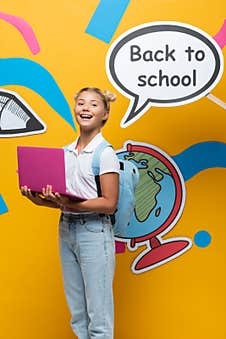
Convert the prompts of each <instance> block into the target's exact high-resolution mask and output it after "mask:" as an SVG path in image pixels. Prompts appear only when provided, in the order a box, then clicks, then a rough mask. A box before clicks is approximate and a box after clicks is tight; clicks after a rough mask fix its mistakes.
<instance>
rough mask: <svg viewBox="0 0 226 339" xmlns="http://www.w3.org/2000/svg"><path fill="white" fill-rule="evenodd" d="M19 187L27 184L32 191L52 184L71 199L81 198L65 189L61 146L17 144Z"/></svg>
mask: <svg viewBox="0 0 226 339" xmlns="http://www.w3.org/2000/svg"><path fill="white" fill-rule="evenodd" d="M17 158H18V176H19V187H21V186H25V185H26V186H27V187H28V188H30V189H31V191H33V192H40V193H41V192H42V188H43V187H46V185H52V190H53V192H58V193H61V194H63V195H66V196H68V197H69V198H71V199H82V200H84V198H83V197H77V196H74V195H73V194H70V193H69V192H67V190H66V177H65V162H64V150H63V149H62V148H47V147H32V146H18V147H17Z"/></svg>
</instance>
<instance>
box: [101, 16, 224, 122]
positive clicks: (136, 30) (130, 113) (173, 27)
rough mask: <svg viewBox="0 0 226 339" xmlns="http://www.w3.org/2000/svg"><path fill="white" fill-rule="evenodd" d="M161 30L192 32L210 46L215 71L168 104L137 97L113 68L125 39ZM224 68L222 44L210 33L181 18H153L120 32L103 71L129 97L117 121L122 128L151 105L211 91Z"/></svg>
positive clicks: (174, 102) (188, 100)
mask: <svg viewBox="0 0 226 339" xmlns="http://www.w3.org/2000/svg"><path fill="white" fill-rule="evenodd" d="M145 30H146V32H145V33H144V31H145ZM164 31H172V32H173V31H175V32H181V33H186V34H188V35H191V36H192V37H196V38H198V39H199V40H201V41H202V42H204V43H205V44H206V45H207V46H208V47H209V48H210V50H211V51H212V53H213V55H214V58H215V61H216V65H215V72H214V75H213V76H212V78H213V80H212V78H211V79H210V80H209V81H208V83H207V84H205V85H204V86H203V88H202V89H201V90H199V91H198V94H196V93H193V94H192V95H190V97H188V98H187V99H184V98H183V100H177V101H176V100H171V102H170V103H168V104H166V103H160V102H154V101H152V99H150V98H147V97H146V96H145V97H140V96H139V95H137V94H136V93H133V92H132V91H130V90H128V88H126V87H125V86H124V85H123V84H122V83H121V82H120V81H119V79H118V78H117V76H116V73H115V70H114V60H115V58H116V55H117V53H118V51H119V50H120V49H121V48H122V47H123V46H124V45H125V44H126V43H128V42H129V41H131V40H132V39H133V38H135V37H138V36H142V35H144V34H148V33H149V34H150V33H156V32H164ZM140 32H141V33H140ZM125 67H126V66H125ZM223 69H224V57H223V54H222V51H221V48H220V46H219V45H218V44H217V42H216V41H215V40H214V39H213V38H212V37H211V36H210V35H208V34H207V33H206V32H204V31H202V30H201V29H199V28H197V27H195V26H192V25H189V24H186V23H182V22H177V21H156V22H151V23H145V24H142V25H139V26H135V27H133V28H131V29H129V30H128V31H126V32H124V33H123V34H122V35H120V36H119V37H118V38H117V39H116V40H115V41H114V42H113V44H112V45H111V46H110V48H109V50H108V52H107V55H106V72H107V76H108V78H109V80H110V81H111V83H112V84H113V85H114V86H115V87H116V88H117V90H118V91H119V92H120V93H122V94H123V95H124V96H126V97H128V98H129V99H130V104H129V107H128V109H127V111H126V113H125V114H124V117H123V119H122V121H121V123H120V126H121V127H122V128H125V127H127V126H129V125H131V124H132V123H134V122H135V121H136V120H138V119H139V118H140V117H141V116H142V115H143V114H144V113H146V112H147V110H148V109H149V108H150V107H151V106H156V107H172V106H180V105H184V104H188V103H191V102H194V101H196V100H199V99H200V98H202V97H204V96H206V95H208V94H209V93H210V91H211V90H212V89H213V88H214V87H215V86H216V85H217V83H218V82H219V81H220V79H221V77H222V74H223ZM209 83H210V84H209ZM137 108H138V109H137Z"/></svg>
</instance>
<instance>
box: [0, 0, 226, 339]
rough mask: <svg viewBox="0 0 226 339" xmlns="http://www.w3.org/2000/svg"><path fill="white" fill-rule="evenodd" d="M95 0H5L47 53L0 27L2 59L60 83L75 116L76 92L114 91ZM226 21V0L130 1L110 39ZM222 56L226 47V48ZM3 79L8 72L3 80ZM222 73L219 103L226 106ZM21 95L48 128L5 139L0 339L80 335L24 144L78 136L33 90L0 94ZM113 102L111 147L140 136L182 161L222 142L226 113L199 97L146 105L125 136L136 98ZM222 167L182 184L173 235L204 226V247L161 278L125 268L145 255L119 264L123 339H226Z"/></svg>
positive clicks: (120, 258)
mask: <svg viewBox="0 0 226 339" xmlns="http://www.w3.org/2000/svg"><path fill="white" fill-rule="evenodd" d="M97 5H98V1H97V0H95V1H94V0H93V1H91V0H86V1H84V0H83V1H82V0H66V1H53V0H49V1H43V0H39V1H27V0H16V1H2V2H1V7H0V11H2V12H4V13H8V14H12V15H17V16H19V17H21V18H23V19H24V20H26V21H27V22H29V24H30V25H31V26H32V28H33V29H34V32H35V34H36V36H37V38H38V41H39V44H40V47H41V51H40V53H38V54H37V55H33V54H32V53H31V52H30V51H29V49H28V46H27V45H26V43H25V42H24V40H23V38H22V37H21V35H20V33H19V32H18V31H17V30H16V29H15V28H14V27H13V26H11V25H9V24H8V23H6V22H5V21H3V20H0V35H1V44H0V57H1V58H14V57H21V58H27V59H30V60H33V61H36V62H37V63H39V64H41V65H42V66H44V67H45V68H46V69H47V70H48V71H49V72H50V73H51V74H52V76H53V77H54V78H55V80H56V82H57V83H58V85H59V87H60V88H61V90H62V92H63V93H64V95H65V97H66V98H67V100H68V102H69V104H70V106H71V108H73V94H74V92H75V91H76V90H77V89H79V88H81V87H84V86H87V85H95V86H97V87H101V88H108V89H110V90H112V91H113V92H116V93H117V91H115V90H114V88H113V86H112V85H111V84H110V83H109V80H108V79H107V76H106V73H105V55H106V52H107V50H108V48H109V45H108V44H106V43H104V42H102V41H100V40H98V39H96V38H94V37H92V36H91V35H88V34H86V33H85V29H86V27H87V25H88V22H89V20H90V18H91V17H92V15H93V13H94V11H95V9H96V7H97ZM225 15H226V4H225V1H224V0H215V1H204V0H199V1H194V0H190V1H173V0H172V1H171V0H158V1H154V0H153V1H149V0H139V1H131V3H130V4H129V6H128V8H127V10H126V12H125V14H124V16H123V18H122V20H121V22H120V24H119V26H118V28H117V30H116V32H115V35H114V37H113V39H114V38H116V37H118V36H119V35H120V34H122V33H123V32H124V31H126V30H127V29H129V28H131V27H133V26H136V25H139V24H142V23H145V22H149V21H150V22H151V21H158V20H161V21H163V20H172V21H174V20H175V21H181V22H185V23H189V24H192V25H194V26H197V27H199V28H200V29H202V30H204V31H205V32H207V33H209V35H210V36H214V35H215V34H216V33H217V32H218V31H219V29H220V27H221V26H222V24H223V21H224V19H225ZM223 53H224V56H225V53H226V50H225V49H224V50H223ZM0 77H1V74H0ZM225 87H226V76H225V74H224V75H223V77H222V79H221V81H220V82H219V84H218V85H217V87H216V88H215V89H214V90H213V94H214V95H215V96H217V97H219V98H221V99H222V100H226V93H225ZM4 88H6V89H9V90H13V91H15V92H17V93H18V94H19V95H20V96H22V97H23V98H24V99H25V100H26V101H27V102H28V104H29V105H30V106H31V107H32V108H33V110H34V111H35V112H36V113H37V114H38V115H39V116H40V118H41V119H42V120H43V121H45V123H46V125H47V131H46V133H44V134H38V135H33V136H27V137H18V138H1V139H0V155H1V162H0V170H1V172H0V173H1V177H0V194H1V195H2V196H3V197H4V200H5V202H6V204H7V206H8V208H9V212H8V213H5V214H2V215H0V231H1V236H0V277H1V278H0V337H1V338H4V339H14V338H15V339H19V338H23V339H40V338H43V339H61V338H73V337H74V336H73V333H72V331H71V329H70V325H69V319H70V315H69V311H68V308H67V305H66V301H65V298H64V294H63V284H62V279H61V271H60V263H59V257H58V235H57V223H58V218H59V213H58V212H57V211H55V210H51V209H50V210H49V209H45V208H37V207H35V206H33V205H32V204H31V203H30V202H29V201H27V200H25V199H24V198H23V197H22V196H21V195H20V192H19V190H18V183H17V174H16V172H15V171H16V168H17V159H16V146H17V145H39V146H54V147H61V146H63V145H64V144H67V143H69V142H71V141H72V140H73V139H74V138H75V134H74V131H73V129H72V128H71V126H69V124H68V123H66V122H65V121H64V120H63V119H62V118H61V117H60V116H59V114H57V113H56V112H55V111H54V110H53V109H51V107H50V106H49V105H48V104H47V103H46V102H45V101H44V100H43V99H42V98H41V97H40V96H39V95H38V94H36V93H35V92H33V91H31V90H30V89H28V88H25V87H21V86H15V85H12V86H5V87H4ZM117 94H118V98H117V101H116V102H115V103H114V104H113V105H112V111H111V117H110V119H109V122H108V124H107V125H106V127H105V128H104V130H103V133H104V135H105V136H106V137H108V139H109V141H110V142H111V143H112V144H113V145H114V146H115V148H116V149H118V148H121V147H122V145H123V143H124V141H125V140H127V139H133V140H137V141H141V142H146V143H149V144H153V145H156V146H158V147H159V148H160V149H162V150H164V151H165V152H166V153H168V154H169V155H175V154H178V153H179V152H181V151H182V150H184V149H186V148H188V147H189V146H190V145H192V144H195V143H198V142H203V141H221V142H225V141H226V133H225V126H226V115H225V110H223V109H222V108H221V107H219V106H217V105H216V104H214V103H212V102H211V101H209V100H208V99H207V98H203V99H201V100H199V101H197V102H194V103H192V104H189V105H184V106H179V107H172V108H157V107H153V108H151V109H150V110H149V111H148V113H146V114H145V115H143V116H142V117H141V118H140V119H139V120H138V121H137V122H136V123H134V124H132V125H131V126H129V127H128V128H126V129H122V128H120V126H119V124H120V121H121V119H122V117H123V115H124V112H125V111H126V109H127V106H128V104H129V100H128V99H127V98H125V97H124V96H122V95H121V94H119V93H117ZM225 185H226V169H222V168H221V169H220V168H216V169H208V170H205V171H202V172H200V173H199V174H198V175H196V176H194V177H193V178H192V179H190V180H189V181H187V182H186V203H185V208H184V211H183V214H182V217H181V218H180V220H179V221H178V223H177V225H176V227H174V228H173V230H172V231H171V232H170V233H169V234H168V236H170V237H173V236H187V237H189V238H191V239H193V237H194V235H195V233H196V232H197V231H199V230H201V229H205V230H206V231H208V232H209V233H210V234H211V236H212V241H211V244H210V245H209V246H208V247H206V248H200V247H197V246H196V245H195V244H194V245H193V246H192V248H191V249H190V250H189V251H188V252H186V253H185V254H183V255H182V256H180V257H179V258H177V259H175V260H173V261H170V262H169V263H167V264H165V265H162V266H160V267H158V268H156V269H154V270H151V271H148V272H146V273H143V274H140V275H135V274H133V273H132V272H131V269H130V265H131V263H132V261H133V259H134V258H135V257H136V256H137V254H138V252H139V251H141V248H140V249H139V251H138V252H129V251H128V250H127V251H126V252H125V253H123V254H118V255H117V268H116V274H115V283H114V289H115V312H116V329H115V338H116V339H133V338H134V339H135V338H136V339H149V338H153V339H187V338H192V339H212V338H216V339H225V338H226V325H225V318H226V293H225V286H226V274H225V262H226V250H225V248H226V230H225V226H226V216H225V203H226V193H225Z"/></svg>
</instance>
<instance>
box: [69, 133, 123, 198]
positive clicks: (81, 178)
mask: <svg viewBox="0 0 226 339" xmlns="http://www.w3.org/2000/svg"><path fill="white" fill-rule="evenodd" d="M78 139H79V137H78V138H77V139H76V140H75V142H73V143H72V144H70V145H68V146H66V147H65V148H64V154H65V167H66V188H67V191H68V192H69V193H71V194H74V195H76V196H79V197H84V198H86V199H92V198H96V197H97V196H98V195H97V186H96V182H95V177H94V174H93V171H92V160H93V154H94V151H95V149H96V147H97V146H98V145H99V144H100V143H101V142H102V140H104V138H103V136H102V134H101V133H99V134H97V135H96V136H95V137H94V138H93V139H92V140H91V141H90V143H89V144H88V145H87V146H86V147H85V148H84V149H83V150H82V152H81V153H80V154H78V150H77V143H78ZM110 172H115V173H119V160H118V157H117V155H116V154H115V151H114V150H113V148H112V147H106V148H105V149H104V150H103V152H102V153H101V156H100V175H101V174H104V173H110Z"/></svg>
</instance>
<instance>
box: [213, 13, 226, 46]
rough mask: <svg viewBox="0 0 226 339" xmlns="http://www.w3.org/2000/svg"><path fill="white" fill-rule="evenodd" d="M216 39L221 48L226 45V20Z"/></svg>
mask: <svg viewBox="0 0 226 339" xmlns="http://www.w3.org/2000/svg"><path fill="white" fill-rule="evenodd" d="M214 39H215V40H216V42H217V43H218V45H219V46H220V47H221V48H224V46H225V45H226V20H224V23H223V25H222V26H221V28H220V30H219V32H218V33H217V34H216V35H215V36H214Z"/></svg>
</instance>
